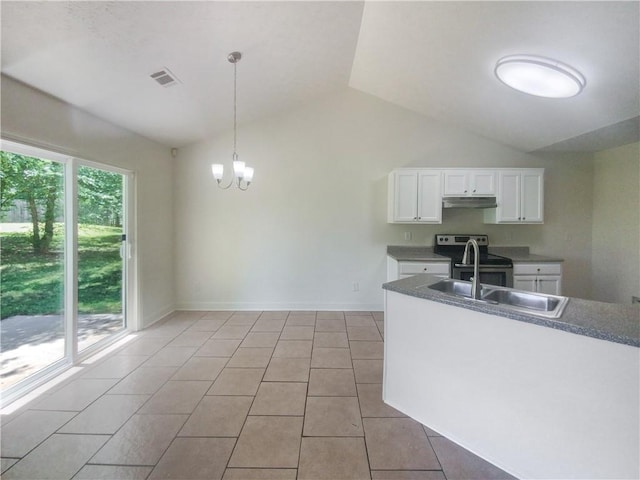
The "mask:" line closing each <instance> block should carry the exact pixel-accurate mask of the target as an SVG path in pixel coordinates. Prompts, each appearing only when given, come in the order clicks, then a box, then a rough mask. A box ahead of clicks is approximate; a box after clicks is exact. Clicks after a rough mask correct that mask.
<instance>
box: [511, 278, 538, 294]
mask: <svg viewBox="0 0 640 480" xmlns="http://www.w3.org/2000/svg"><path fill="white" fill-rule="evenodd" d="M536 279H537V277H536V276H535V275H514V276H513V288H515V289H516V290H524V291H526V292H535V291H536Z"/></svg>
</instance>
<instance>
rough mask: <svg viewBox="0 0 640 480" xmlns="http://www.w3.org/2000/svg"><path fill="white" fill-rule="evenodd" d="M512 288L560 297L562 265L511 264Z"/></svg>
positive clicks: (554, 263)
mask: <svg viewBox="0 0 640 480" xmlns="http://www.w3.org/2000/svg"><path fill="white" fill-rule="evenodd" d="M513 288H515V289H517V290H526V291H528V292H537V293H548V294H551V295H562V264H561V263H559V262H549V263H518V262H513Z"/></svg>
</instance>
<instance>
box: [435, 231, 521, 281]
mask: <svg viewBox="0 0 640 480" xmlns="http://www.w3.org/2000/svg"><path fill="white" fill-rule="evenodd" d="M471 238H472V239H474V240H476V241H477V242H478V246H479V249H480V266H479V277H480V278H479V279H478V280H479V281H480V283H485V284H489V285H499V286H501V287H513V262H512V261H511V259H510V258H506V257H501V256H499V255H493V254H491V253H489V237H488V236H487V235H459V234H440V235H436V238H435V241H434V242H433V251H434V253H437V254H438V255H444V256H446V257H450V258H451V278H455V279H459V280H470V279H471V277H473V262H474V258H473V253H472V254H471V258H470V259H469V263H468V264H464V263H462V255H463V253H464V247H465V245H466V244H467V241H468V240H469V239H471ZM471 250H472V249H471ZM472 251H473V250H472Z"/></svg>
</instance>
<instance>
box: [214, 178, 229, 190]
mask: <svg viewBox="0 0 640 480" xmlns="http://www.w3.org/2000/svg"><path fill="white" fill-rule="evenodd" d="M217 182H218V188H220V189H222V190H226V189H228V188H229V187H230V186H231V185H233V177H231V178H230V179H229V183H228V184H227V186H226V187H225V186H223V185H222V180H217Z"/></svg>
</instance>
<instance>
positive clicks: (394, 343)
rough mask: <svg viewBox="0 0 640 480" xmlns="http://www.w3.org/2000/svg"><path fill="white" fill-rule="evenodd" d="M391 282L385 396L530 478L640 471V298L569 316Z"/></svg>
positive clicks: (427, 279) (416, 281)
mask: <svg viewBox="0 0 640 480" xmlns="http://www.w3.org/2000/svg"><path fill="white" fill-rule="evenodd" d="M438 280H440V278H438V277H434V276H430V275H416V276H413V277H409V278H405V279H402V280H397V281H394V282H390V283H386V284H385V285H384V289H385V355H384V357H385V360H384V389H383V396H384V400H385V402H387V403H388V404H389V405H391V406H393V407H395V408H396V409H398V410H400V411H401V412H403V413H405V414H407V415H409V416H411V417H413V418H415V419H416V420H418V421H420V422H421V423H423V424H425V425H427V426H428V427H430V428H432V429H433V430H435V431H438V432H440V433H441V434H443V435H445V436H446V437H448V438H450V439H451V440H453V441H455V442H457V443H459V444H460V445H462V446H463V447H465V448H467V449H469V450H471V451H473V452H474V453H476V454H477V455H479V456H481V457H483V458H485V459H486V460H488V461H490V462H492V463H494V464H495V465H497V466H499V467H500V468H502V469H504V470H506V471H508V472H510V473H512V474H513V475H515V476H517V477H519V478H566V479H569V478H601V479H611V478H617V479H622V478H638V477H639V476H640V471H639V469H640V467H639V465H640V453H639V452H640V438H639V437H640V432H639V429H638V425H639V424H640V414H639V408H638V407H639V405H640V397H639V392H640V350H639V348H638V347H640V308H638V307H637V306H632V305H628V306H627V305H615V304H605V303H601V302H591V301H588V300H581V299H575V298H571V299H570V300H569V302H568V304H567V306H566V308H565V311H564V313H563V315H562V317H561V318H558V319H549V318H542V317H538V316H536V315H529V314H527V313H522V312H514V311H509V310H507V309H504V308H502V306H500V305H492V304H487V303H483V302H477V301H473V300H470V299H466V298H460V297H455V296H452V295H449V294H446V293H442V292H439V291H435V290H432V289H430V288H428V287H429V285H430V284H433V283H434V282H437V281H438Z"/></svg>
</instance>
